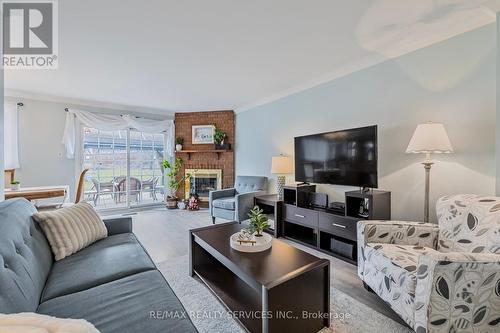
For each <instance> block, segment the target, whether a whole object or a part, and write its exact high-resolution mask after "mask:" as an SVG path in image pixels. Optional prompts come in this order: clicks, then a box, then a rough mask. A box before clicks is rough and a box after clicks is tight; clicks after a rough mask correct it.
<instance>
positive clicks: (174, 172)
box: [162, 157, 191, 209]
mask: <svg viewBox="0 0 500 333" xmlns="http://www.w3.org/2000/svg"><path fill="white" fill-rule="evenodd" d="M162 166H163V168H164V169H165V170H166V174H165V175H166V176H167V179H168V188H169V189H170V194H169V195H167V197H166V199H165V204H166V206H167V208H168V209H175V208H177V201H178V200H179V199H178V198H177V196H176V193H177V190H178V189H179V188H180V187H181V185H182V184H183V183H184V181H185V180H186V179H188V178H189V177H191V175H190V174H185V175H183V176H182V177H180V178H179V177H178V176H179V171H180V170H181V167H182V159H181V158H180V157H177V158H176V159H175V161H174V162H173V163H172V162H170V161H167V160H164V161H163V162H162Z"/></svg>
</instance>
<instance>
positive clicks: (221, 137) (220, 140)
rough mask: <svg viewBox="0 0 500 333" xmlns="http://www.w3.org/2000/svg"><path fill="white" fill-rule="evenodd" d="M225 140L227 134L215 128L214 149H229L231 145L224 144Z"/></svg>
mask: <svg viewBox="0 0 500 333" xmlns="http://www.w3.org/2000/svg"><path fill="white" fill-rule="evenodd" d="M226 140H227V133H226V132H224V131H222V130H221V129H219V128H217V127H216V128H215V131H214V142H215V149H225V150H226V149H231V145H230V144H229V143H226Z"/></svg>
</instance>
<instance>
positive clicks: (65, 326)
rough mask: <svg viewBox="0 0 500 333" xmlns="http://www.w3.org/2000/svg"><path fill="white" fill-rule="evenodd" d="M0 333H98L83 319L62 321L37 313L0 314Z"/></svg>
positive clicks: (61, 319)
mask: <svg viewBox="0 0 500 333" xmlns="http://www.w3.org/2000/svg"><path fill="white" fill-rule="evenodd" d="M0 333H99V331H98V330H97V329H96V328H95V327H94V325H92V324H91V323H89V322H88V321H86V320H83V319H63V318H56V317H51V316H47V315H41V314H38V313H31V312H23V313H16V314H1V313H0Z"/></svg>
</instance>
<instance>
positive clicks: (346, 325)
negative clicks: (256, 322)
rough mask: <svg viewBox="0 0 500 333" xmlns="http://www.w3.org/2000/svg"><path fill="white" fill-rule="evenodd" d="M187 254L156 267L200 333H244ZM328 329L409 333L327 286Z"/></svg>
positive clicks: (351, 332)
mask: <svg viewBox="0 0 500 333" xmlns="http://www.w3.org/2000/svg"><path fill="white" fill-rule="evenodd" d="M188 265H189V257H188V256H187V255H185V256H181V257H177V258H174V259H170V260H166V261H163V262H161V263H159V264H158V268H159V269H160V271H161V272H162V274H163V276H164V277H165V279H166V280H167V281H168V283H169V284H170V286H171V287H172V289H173V291H174V292H175V294H176V295H177V297H178V298H179V299H180V301H181V302H182V304H183V305H184V308H185V309H186V312H187V313H188V315H189V316H190V317H191V320H192V322H193V324H194V325H195V326H196V328H197V329H198V331H199V332H200V333H215V332H217V333H244V332H245V330H244V329H243V328H242V327H241V326H240V325H239V324H238V323H237V322H236V321H235V320H234V319H233V318H231V316H230V313H228V312H227V311H226V308H225V307H224V306H223V305H222V304H221V303H220V302H219V301H218V300H217V298H216V297H215V296H214V295H213V294H212V293H211V292H210V290H208V288H207V287H206V286H205V285H204V284H203V283H202V282H201V281H200V280H199V279H197V278H192V277H190V276H189V275H188ZM330 306H331V309H330V312H331V317H332V322H331V326H330V328H325V329H323V330H322V331H321V332H320V333H330V332H332V333H333V332H335V333H358V332H359V333H369V332H378V333H380V332H383V333H411V332H413V331H412V330H410V329H409V328H408V327H404V326H402V325H401V324H399V323H396V322H395V321H393V320H392V319H390V318H388V317H386V316H384V315H382V314H380V313H378V312H377V311H375V310H372V309H370V308H368V307H367V306H365V305H363V304H362V303H360V302H358V301H357V300H355V299H353V298H352V297H350V296H348V295H346V294H345V293H343V292H342V291H340V290H338V289H335V288H330Z"/></svg>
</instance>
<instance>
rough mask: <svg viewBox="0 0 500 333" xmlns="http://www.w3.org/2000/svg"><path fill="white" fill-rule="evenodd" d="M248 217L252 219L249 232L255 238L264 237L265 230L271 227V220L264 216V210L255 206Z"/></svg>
mask: <svg viewBox="0 0 500 333" xmlns="http://www.w3.org/2000/svg"><path fill="white" fill-rule="evenodd" d="M248 217H250V223H249V225H248V228H247V230H248V232H250V233H252V234H254V235H255V237H262V232H263V231H264V229H267V228H269V227H270V225H269V219H268V218H267V215H266V214H264V210H262V209H260V208H259V206H255V207H254V208H252V210H251V211H250V213H248Z"/></svg>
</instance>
